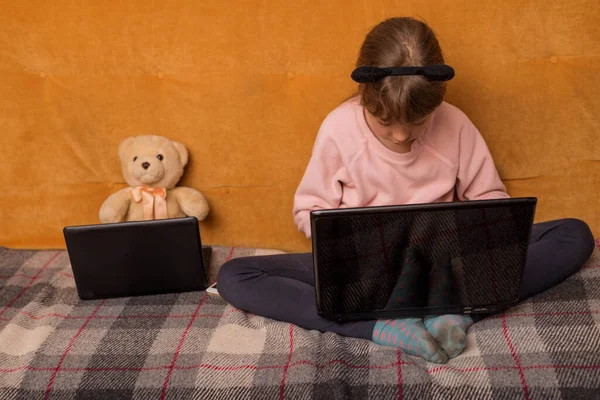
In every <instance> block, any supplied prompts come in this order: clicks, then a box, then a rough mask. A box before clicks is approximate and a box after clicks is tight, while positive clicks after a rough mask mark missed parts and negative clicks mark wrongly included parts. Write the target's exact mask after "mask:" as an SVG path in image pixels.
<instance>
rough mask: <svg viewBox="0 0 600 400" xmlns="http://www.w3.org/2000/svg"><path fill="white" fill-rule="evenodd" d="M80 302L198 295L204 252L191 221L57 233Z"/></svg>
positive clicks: (202, 279) (207, 254)
mask: <svg viewBox="0 0 600 400" xmlns="http://www.w3.org/2000/svg"><path fill="white" fill-rule="evenodd" d="M63 233H64V238H65V242H66V245H67V252H68V254H69V258H70V261H71V266H72V268H73V275H74V277H75V285H76V287H77V292H78V294H79V297H80V298H81V299H82V300H92V299H106V298H113V297H129V296H141V295H151V294H163V293H182V292H189V291H202V290H205V289H206V287H207V274H206V269H207V267H208V262H209V259H210V255H211V248H210V247H203V246H202V243H201V239H200V230H199V226H198V220H197V219H196V218H195V217H184V218H172V219H161V220H152V221H134V222H119V223H111V224H97V225H84V226H68V227H65V228H64V230H63Z"/></svg>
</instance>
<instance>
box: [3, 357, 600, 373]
mask: <svg viewBox="0 0 600 400" xmlns="http://www.w3.org/2000/svg"><path fill="white" fill-rule="evenodd" d="M333 364H342V365H343V366H345V367H347V368H352V369H377V370H385V369H390V368H396V367H397V366H398V362H395V363H391V364H384V365H353V364H350V363H348V362H347V361H344V360H331V361H328V362H326V363H324V364H317V363H314V362H312V361H308V360H299V361H294V362H293V363H290V365H289V367H288V368H292V367H296V366H301V365H309V366H311V367H314V368H317V369H323V368H326V367H329V366H330V365H333ZM400 365H415V363H413V362H408V361H402V362H401V363H400ZM169 368H171V366H170V365H158V366H155V367H141V368H134V367H97V368H92V367H79V368H61V369H60V372H84V371H85V372H112V371H117V372H120V371H123V372H139V371H157V370H163V369H169ZM282 368H285V365H263V366H260V367H259V366H256V365H212V364H197V365H179V366H177V365H176V366H174V367H173V369H174V370H190V369H211V370H214V371H228V372H231V371H239V370H244V369H249V370H253V371H260V370H263V369H282ZM521 368H522V369H523V370H530V369H594V370H596V369H597V370H600V365H529V366H521ZM507 369H515V370H518V369H519V368H518V367H515V366H509V365H508V366H498V367H471V368H455V367H450V366H447V365H442V366H439V367H435V368H431V369H428V370H426V371H427V372H428V373H430V374H435V373H438V372H443V371H450V372H458V373H469V372H480V371H501V370H507ZM23 370H26V371H55V370H56V368H53V367H47V368H38V367H31V366H28V365H22V366H20V367H16V368H10V369H0V373H11V372H18V371H23Z"/></svg>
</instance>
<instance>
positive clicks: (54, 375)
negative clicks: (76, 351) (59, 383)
mask: <svg viewBox="0 0 600 400" xmlns="http://www.w3.org/2000/svg"><path fill="white" fill-rule="evenodd" d="M105 302H106V300H102V301H101V302H100V304H98V307H96V309H95V310H94V312H92V313H91V314H90V316H89V317H88V319H86V320H85V322H84V323H83V325H81V328H79V330H78V331H77V333H76V334H75V336H73V338H72V339H71V341H70V342H69V344H68V345H67V348H66V349H65V351H64V353H63V355H62V356H61V357H60V360H58V364H57V365H56V368H55V369H54V372H53V373H52V376H50V380H49V381H48V386H47V387H46V395H45V396H44V400H46V399H47V398H48V396H49V395H50V391H51V390H52V385H54V379H56V375H58V371H60V367H61V366H62V363H63V362H64V361H65V358H67V355H68V354H69V352H70V351H71V347H73V344H74V343H75V341H76V340H77V338H78V337H79V335H81V332H83V330H84V329H85V327H86V326H88V324H89V323H90V321H91V320H92V318H93V317H94V314H96V313H97V312H98V310H100V307H102V305H103V304H104V303H105Z"/></svg>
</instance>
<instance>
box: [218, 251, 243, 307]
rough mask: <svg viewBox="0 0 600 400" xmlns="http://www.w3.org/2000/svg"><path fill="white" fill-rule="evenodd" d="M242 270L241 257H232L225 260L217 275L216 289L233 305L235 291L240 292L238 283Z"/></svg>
mask: <svg viewBox="0 0 600 400" xmlns="http://www.w3.org/2000/svg"><path fill="white" fill-rule="evenodd" d="M243 270H244V265H243V259H238V258H234V259H233V260H230V261H227V262H225V264H223V265H222V266H221V268H220V269H219V273H218V275H217V290H218V291H219V295H220V296H221V297H222V298H223V299H224V300H225V301H227V302H228V303H231V304H233V305H236V304H235V303H236V293H239V292H240V290H239V285H240V282H241V280H242V277H241V273H242V272H243Z"/></svg>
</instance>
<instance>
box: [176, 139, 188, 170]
mask: <svg viewBox="0 0 600 400" xmlns="http://www.w3.org/2000/svg"><path fill="white" fill-rule="evenodd" d="M173 146H174V147H175V150H177V153H179V160H180V161H181V164H182V165H183V166H184V167H185V166H186V165H187V163H188V159H189V155H188V151H187V149H186V148H185V146H184V145H183V144H182V143H179V142H173Z"/></svg>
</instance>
